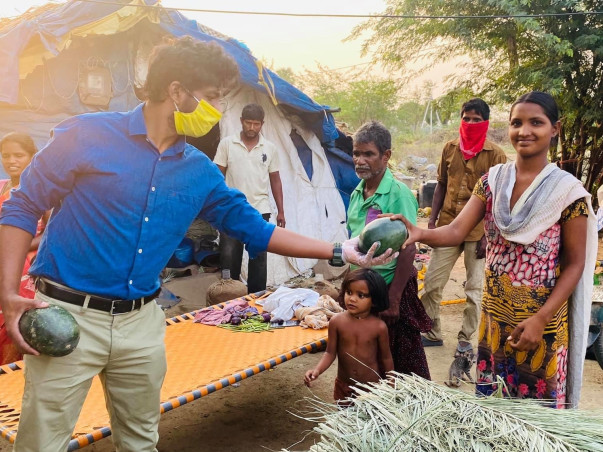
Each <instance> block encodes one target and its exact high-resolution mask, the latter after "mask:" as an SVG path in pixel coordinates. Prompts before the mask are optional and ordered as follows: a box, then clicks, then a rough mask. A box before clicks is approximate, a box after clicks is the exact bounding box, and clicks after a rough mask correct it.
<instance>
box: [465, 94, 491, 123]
mask: <svg viewBox="0 0 603 452" xmlns="http://www.w3.org/2000/svg"><path fill="white" fill-rule="evenodd" d="M472 110H473V111H474V112H476V113H477V114H478V115H480V116H481V117H482V118H483V120H484V121H487V120H488V119H490V107H489V106H488V104H487V103H486V102H484V101H483V100H482V99H480V98H478V97H474V98H473V99H469V100H468V101H467V102H465V103H464V104H463V106H462V107H461V117H462V116H463V114H464V113H465V112H466V111H472Z"/></svg>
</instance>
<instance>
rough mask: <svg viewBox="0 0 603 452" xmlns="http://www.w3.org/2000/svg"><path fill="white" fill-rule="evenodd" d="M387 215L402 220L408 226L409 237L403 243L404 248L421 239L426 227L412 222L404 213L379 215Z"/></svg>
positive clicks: (391, 218) (383, 214)
mask: <svg viewBox="0 0 603 452" xmlns="http://www.w3.org/2000/svg"><path fill="white" fill-rule="evenodd" d="M385 217H389V219H390V220H392V221H401V222H402V223H404V225H405V226H406V230H407V231H408V238H407V239H406V241H405V242H404V244H403V245H402V249H405V248H406V247H407V246H408V245H412V244H413V243H415V242H420V241H421V238H422V232H424V229H421V228H419V227H417V226H415V225H414V224H412V223H411V222H410V221H408V220H407V219H406V217H405V216H404V215H400V214H399V213H396V214H393V213H382V214H380V215H379V218H385Z"/></svg>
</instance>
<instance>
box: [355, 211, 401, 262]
mask: <svg viewBox="0 0 603 452" xmlns="http://www.w3.org/2000/svg"><path fill="white" fill-rule="evenodd" d="M407 238H408V231H407V230H406V226H405V225H404V223H402V222H401V221H399V220H396V221H392V220H390V219H389V218H377V219H376V220H373V221H371V222H370V223H369V224H367V225H366V226H365V227H364V229H363V230H362V232H361V233H360V237H359V242H358V248H359V249H360V251H362V252H363V253H366V252H367V251H368V250H369V249H370V248H371V246H372V245H373V243H375V242H381V245H379V248H377V251H376V252H375V256H379V255H380V254H383V253H385V251H387V249H388V248H391V249H392V250H394V251H398V250H399V249H400V247H401V246H402V244H403V243H404V242H405V241H406V239H407Z"/></svg>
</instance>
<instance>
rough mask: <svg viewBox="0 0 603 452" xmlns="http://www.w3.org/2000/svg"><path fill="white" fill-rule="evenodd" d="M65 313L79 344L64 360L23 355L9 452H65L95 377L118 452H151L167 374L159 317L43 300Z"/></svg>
mask: <svg viewBox="0 0 603 452" xmlns="http://www.w3.org/2000/svg"><path fill="white" fill-rule="evenodd" d="M36 298H37V299H39V300H42V301H46V302H48V303H50V304H55V305H58V306H61V307H63V308H65V309H67V310H68V311H69V312H71V314H73V316H74V317H75V319H76V320H77V322H78V324H79V327H80V342H79V344H78V346H77V348H76V349H75V351H74V352H73V353H71V354H69V355H67V356H63V357H60V358H52V357H48V356H42V355H40V356H32V355H27V356H26V357H25V390H24V393H23V405H22V411H21V418H20V421H19V433H18V435H17V439H16V442H15V446H14V449H13V450H14V451H15V452H47V451H48V452H63V451H66V450H67V446H68V444H69V441H70V440H71V434H72V432H73V430H74V427H75V423H76V422H77V419H78V417H79V414H80V411H81V409H82V404H83V403H84V400H85V398H86V394H87V393H88V390H89V389H90V385H91V383H92V378H93V377H94V376H95V375H99V376H100V379H101V382H102V385H103V388H104V391H105V400H106V404H107V410H108V412H109V416H110V419H111V430H112V433H113V443H114V444H115V448H116V450H117V451H118V452H155V451H156V450H157V449H156V448H155V445H156V444H157V441H158V439H159V434H158V432H157V428H158V424H159V416H160V412H159V404H160V394H159V392H160V389H161V385H162V384H163V378H164V376H165V372H166V368H167V365H166V358H165V345H164V335H165V315H164V313H163V311H162V310H161V308H160V307H159V306H158V305H157V304H156V303H155V302H151V303H147V304H146V305H144V306H143V307H142V308H141V309H140V310H139V311H133V312H131V313H128V314H124V315H119V316H112V315H110V314H109V313H107V312H102V311H97V310H94V309H84V308H83V307H81V306H76V305H72V304H68V303H64V302H62V301H60V300H55V299H53V298H50V297H47V296H45V295H43V294H41V293H38V294H36Z"/></svg>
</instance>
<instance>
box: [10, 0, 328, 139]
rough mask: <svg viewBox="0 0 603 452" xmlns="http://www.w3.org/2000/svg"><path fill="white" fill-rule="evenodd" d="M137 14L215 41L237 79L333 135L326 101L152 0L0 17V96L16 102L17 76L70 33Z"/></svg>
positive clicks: (123, 26) (133, 19)
mask: <svg viewBox="0 0 603 452" xmlns="http://www.w3.org/2000/svg"><path fill="white" fill-rule="evenodd" d="M141 20H148V21H149V22H151V23H154V24H157V25H159V26H160V27H161V28H162V29H163V30H165V31H166V32H167V33H169V34H171V35H173V36H176V37H180V36H186V35H189V36H192V37H194V38H196V39H198V40H200V41H215V42H217V43H219V44H220V45H221V46H222V47H223V48H224V49H225V50H226V51H227V52H228V53H229V54H230V55H231V56H232V57H233V58H234V59H235V60H236V62H237V64H238V66H239V70H240V72H241V79H242V82H243V83H245V84H247V85H249V86H251V87H253V88H255V89H257V90H260V91H263V92H265V93H267V94H268V95H269V96H270V97H271V98H272V99H273V101H275V102H278V104H280V105H284V106H287V107H289V108H290V109H292V110H293V111H295V112H299V113H302V114H304V113H306V114H308V113H309V114H311V115H312V116H313V117H314V121H312V122H316V121H318V123H319V124H314V127H312V128H313V129H314V130H315V132H317V133H318V135H319V136H321V138H322V141H323V142H326V141H332V140H335V139H336V138H337V130H336V127H335V123H334V120H333V117H332V116H331V114H330V113H329V112H328V107H326V106H323V105H319V104H317V103H316V102H314V101H313V100H312V99H311V98H310V97H308V96H307V95H306V94H304V93H303V92H302V91H300V90H299V89H297V88H296V87H295V86H293V85H291V84H290V83H289V82H287V81H286V80H284V79H282V78H281V77H279V76H278V75H277V74H275V73H274V72H272V71H270V70H269V69H267V68H265V67H263V65H262V64H261V62H259V60H257V59H256V58H255V57H254V56H253V55H252V54H251V53H250V51H249V50H248V49H246V48H245V47H244V46H243V45H242V44H241V43H240V42H238V41H236V40H235V39H232V38H228V37H226V36H224V35H221V34H220V33H217V32H215V31H213V30H211V29H210V28H208V27H205V26H203V25H200V24H198V23H197V22H196V21H195V20H191V19H188V18H186V17H185V16H183V15H182V14H180V13H179V12H178V11H173V10H168V9H165V8H163V7H162V6H161V5H159V4H158V3H157V1H156V0H112V1H111V2H110V3H109V2H108V3H102V0H101V1H99V2H81V1H77V0H72V1H68V2H66V3H64V4H56V5H55V4H48V5H45V6H43V7H40V8H37V9H36V10H34V11H30V12H28V13H25V14H24V15H22V16H20V17H18V18H16V19H14V20H10V21H6V20H5V21H3V22H0V102H5V103H8V104H16V103H17V100H18V94H19V86H20V84H19V81H20V79H22V78H24V77H25V76H26V75H27V74H29V73H31V72H32V71H33V70H34V69H35V68H36V67H37V66H40V65H42V64H43V63H44V60H45V59H49V58H52V57H54V56H56V55H58V54H59V53H60V52H61V51H62V50H64V49H65V48H66V47H68V46H69V44H70V42H71V40H72V39H73V38H74V37H85V36H91V35H110V34H115V33H119V32H123V31H126V30H128V29H130V28H131V27H133V26H135V25H136V24H138V23H139V22H140V21H141ZM306 116H307V115H306ZM306 119H308V118H307V117H306ZM316 125H320V127H316ZM316 129H318V130H316ZM321 129H322V130H321ZM320 132H322V133H320Z"/></svg>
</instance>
